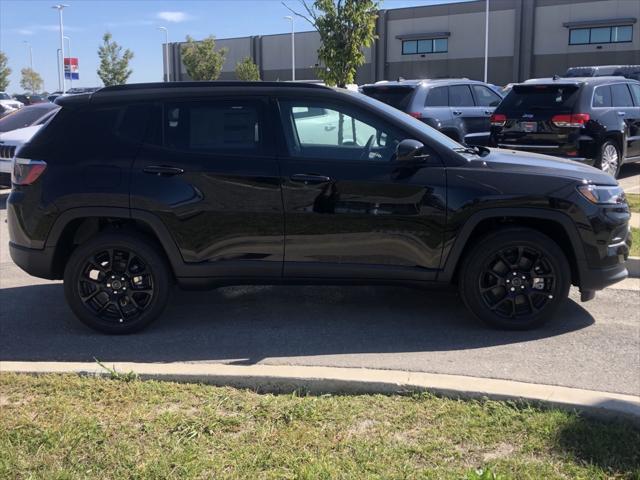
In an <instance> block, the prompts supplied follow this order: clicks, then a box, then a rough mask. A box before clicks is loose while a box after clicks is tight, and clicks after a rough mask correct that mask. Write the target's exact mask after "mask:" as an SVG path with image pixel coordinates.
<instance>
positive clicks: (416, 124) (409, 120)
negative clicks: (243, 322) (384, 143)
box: [349, 92, 464, 150]
mask: <svg viewBox="0 0 640 480" xmlns="http://www.w3.org/2000/svg"><path fill="white" fill-rule="evenodd" d="M349 94H350V95H358V98H360V99H362V100H363V101H365V102H367V103H369V104H370V105H372V106H374V107H375V108H377V109H378V110H382V111H384V112H385V113H387V114H389V115H391V116H393V117H394V118H395V119H397V120H398V121H400V122H402V123H404V124H406V125H407V126H410V127H412V128H414V129H416V130H420V132H421V133H423V134H424V135H427V136H428V137H430V138H432V139H433V140H434V141H436V142H438V143H439V144H441V145H442V146H443V147H446V148H449V149H451V150H454V149H458V148H464V147H463V146H462V145H460V144H459V143H458V142H456V141H455V140H452V139H451V138H449V137H447V136H446V135H445V134H443V133H440V132H439V131H438V130H436V129H435V128H431V127H430V126H428V125H427V124H426V123H423V122H421V121H420V120H418V119H416V118H413V117H412V116H411V115H409V114H408V113H404V112H403V111H401V110H398V109H397V108H393V107H391V106H389V105H387V104H386V103H382V102H380V101H378V100H376V99H374V98H371V97H368V96H367V95H363V94H361V93H357V92H349Z"/></svg>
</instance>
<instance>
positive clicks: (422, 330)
mask: <svg viewBox="0 0 640 480" xmlns="http://www.w3.org/2000/svg"><path fill="white" fill-rule="evenodd" d="M637 179H638V177H637V176H636V181H637ZM7 193H8V192H7V191H1V192H0V206H1V207H2V208H1V209H0V245H1V246H0V306H1V307H0V332H1V335H0V360H57V361H65V360H68V361H91V360H93V359H94V358H97V359H100V360H102V361H105V362H109V361H144V362H172V361H188V362H227V363H236V364H252V363H265V364H299V365H327V366H341V367H364V368H393V369H406V370H413V371H426V372H438V373H451V374H465V375H475V376H480V377H490V378H508V379H514V380H521V381H528V382H537V383H546V384H557V385H565V386H572V387H580V388H586V389H594V390H604V391H610V392H618V393H628V394H636V395H638V394H640V378H639V377H638V374H637V372H638V366H639V365H640V313H638V304H639V302H640V291H639V290H638V289H637V287H636V289H635V290H623V289H607V290H605V291H603V292H599V293H598V296H597V297H596V299H595V300H594V301H592V302H589V303H584V304H580V303H578V302H577V298H578V292H577V291H576V290H575V289H572V292H571V298H572V300H573V301H570V302H568V303H567V304H566V305H565V306H564V307H563V308H562V309H561V311H560V313H559V315H558V319H557V321H556V322H555V323H553V322H552V323H551V324H550V325H547V326H545V327H542V328H540V329H538V330H535V331H529V332H508V331H497V330H490V329H487V328H486V327H485V326H483V325H481V324H479V323H478V321H477V320H475V319H474V318H473V317H472V316H471V315H470V314H469V313H467V311H466V310H465V309H464V307H463V306H462V305H461V304H460V299H459V297H458V296H457V294H456V293H455V291H451V290H446V289H445V290H435V291H423V290H416V289H410V288H392V287H317V286H309V287H305V286H296V287H289V286H281V287H270V286H269V287H267V286H265V287H262V286H249V287H228V288H223V289H219V290H214V291H211V292H205V293H202V292H180V291H177V290H176V291H175V292H174V293H173V298H172V300H171V301H170V304H169V308H168V309H167V311H166V313H165V315H163V317H162V318H161V319H160V320H159V321H158V322H157V323H156V324H154V325H152V326H151V327H150V328H149V329H147V330H146V331H144V332H143V333H141V334H137V335H131V336H116V337H113V336H106V335H103V334H99V333H95V332H93V331H91V330H89V329H88V328H85V327H84V326H82V325H81V324H79V323H78V322H77V321H76V319H75V318H74V317H73V314H72V313H71V311H70V309H69V308H68V307H67V305H66V303H65V301H64V297H63V291H62V285H61V284H60V282H49V281H45V280H41V279H36V278H32V277H29V276H28V275H26V274H25V273H23V272H22V271H21V270H19V269H18V268H17V267H16V266H15V265H13V263H12V262H11V259H10V258H9V255H8V251H7V248H6V244H7V227H6V223H5V219H6V210H5V208H4V204H5V201H6V196H7ZM630 285H632V286H633V285H634V282H633V281H631V282H630Z"/></svg>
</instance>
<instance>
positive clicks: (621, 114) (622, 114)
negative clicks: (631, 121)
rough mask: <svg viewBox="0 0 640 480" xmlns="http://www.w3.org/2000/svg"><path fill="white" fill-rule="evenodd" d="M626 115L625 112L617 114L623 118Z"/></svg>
mask: <svg viewBox="0 0 640 480" xmlns="http://www.w3.org/2000/svg"><path fill="white" fill-rule="evenodd" d="M626 114H627V112H618V115H620V116H621V117H624V116H625V115H626Z"/></svg>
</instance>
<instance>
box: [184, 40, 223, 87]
mask: <svg viewBox="0 0 640 480" xmlns="http://www.w3.org/2000/svg"><path fill="white" fill-rule="evenodd" d="M227 51H228V49H227V48H221V49H219V50H216V39H215V37H214V36H213V35H209V36H208V37H207V38H205V39H204V40H202V41H201V42H195V41H194V40H193V38H191V37H190V36H189V35H187V44H186V45H183V46H182V63H183V64H184V66H185V68H186V69H187V73H188V74H189V77H191V79H192V80H217V79H218V77H219V76H220V72H221V71H222V65H224V61H225V60H226V57H227Z"/></svg>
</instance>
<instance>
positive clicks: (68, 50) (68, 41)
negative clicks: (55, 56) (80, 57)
mask: <svg viewBox="0 0 640 480" xmlns="http://www.w3.org/2000/svg"><path fill="white" fill-rule="evenodd" d="M64 39H65V40H66V41H67V55H68V56H69V90H71V89H72V88H73V72H72V70H71V38H70V37H67V36H66V35H65V36H64ZM63 61H64V60H63Z"/></svg>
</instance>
